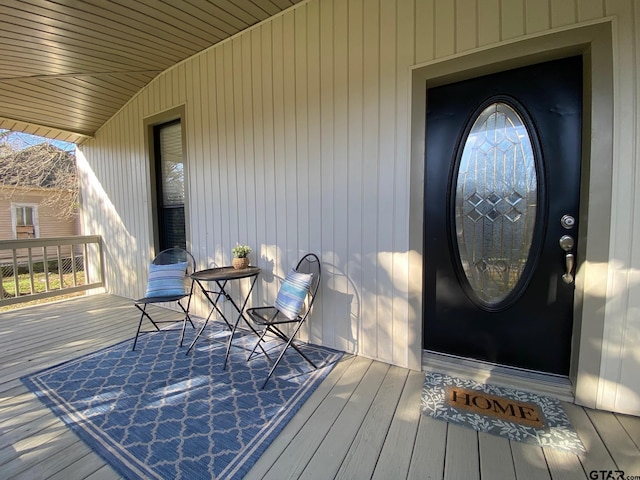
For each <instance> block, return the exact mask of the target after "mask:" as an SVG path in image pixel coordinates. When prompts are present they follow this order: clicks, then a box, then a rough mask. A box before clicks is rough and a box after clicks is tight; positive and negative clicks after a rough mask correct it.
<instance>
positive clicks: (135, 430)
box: [22, 322, 341, 480]
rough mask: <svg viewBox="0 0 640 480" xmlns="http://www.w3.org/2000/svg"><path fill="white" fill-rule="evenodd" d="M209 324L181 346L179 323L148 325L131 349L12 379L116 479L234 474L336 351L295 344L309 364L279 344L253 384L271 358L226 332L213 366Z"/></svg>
mask: <svg viewBox="0 0 640 480" xmlns="http://www.w3.org/2000/svg"><path fill="white" fill-rule="evenodd" d="M219 323H220V322H214V324H213V325H211V324H210V326H208V327H207V331H206V332H205V333H204V334H203V335H202V336H201V337H200V339H199V340H198V343H197V344H196V347H195V349H194V350H193V351H192V352H191V353H190V354H189V355H185V352H186V349H187V347H186V346H184V347H182V348H179V347H178V340H179V335H180V332H179V331H175V332H158V333H152V334H148V335H144V336H142V337H140V339H139V340H138V346H137V347H136V351H134V352H132V351H131V345H132V343H131V341H126V342H123V343H120V344H117V345H114V346H112V347H109V348H106V349H103V350H100V351H98V352H95V353H93V354H90V355H87V356H84V357H81V358H78V359H76V360H72V361H69V362H66V363H63V364H61V365H58V366H56V367H53V368H49V369H47V370H44V371H42V372H40V373H37V374H34V375H30V376H28V377H25V378H23V379H22V380H23V382H24V383H25V384H26V385H27V386H28V387H29V388H30V389H31V390H32V391H33V392H34V393H35V394H36V395H37V396H38V397H39V398H40V399H41V400H42V401H43V402H44V403H45V404H46V405H47V406H48V407H50V408H51V409H52V410H53V411H54V412H55V414H56V415H58V416H59V417H60V418H61V419H62V420H63V421H64V422H65V423H66V424H67V425H68V426H70V427H71V429H72V430H73V431H75V432H76V433H77V434H78V435H79V436H80V437H81V438H82V439H83V440H84V441H85V442H86V443H87V444H88V445H89V446H90V447H91V448H92V449H93V450H95V451H96V452H97V453H99V454H100V455H101V456H102V457H103V458H104V459H105V460H106V461H107V462H108V463H109V464H111V465H112V466H113V467H114V468H115V469H116V470H117V471H118V473H119V474H121V475H122V476H124V477H125V478H131V479H133V478H158V479H189V480H194V479H212V478H243V477H244V475H245V474H246V473H247V472H248V471H249V470H250V469H251V466H252V465H253V464H254V463H255V462H256V460H257V459H258V458H259V457H260V455H261V454H262V453H263V452H264V450H266V448H267V446H268V445H269V444H270V442H271V441H272V440H273V439H274V438H275V437H276V436H277V435H278V434H279V432H280V431H281V430H282V429H283V428H284V426H285V425H286V424H287V422H288V421H289V420H290V418H291V417H292V416H293V414H294V413H295V412H296V411H297V410H298V409H299V408H300V407H301V406H302V404H303V403H304V401H305V400H306V399H307V398H308V397H309V395H311V393H312V392H313V391H314V390H315V388H316V387H317V386H318V385H319V384H320V382H321V381H322V380H323V378H324V377H325V376H326V375H327V374H328V372H329V371H330V370H331V368H332V366H333V365H334V364H335V363H336V362H337V361H338V360H339V359H340V357H341V353H339V352H336V351H333V350H329V349H326V348H321V347H316V346H311V345H304V346H302V347H301V348H302V349H303V350H304V352H305V353H306V354H307V355H308V356H309V357H310V358H311V359H312V360H313V361H314V362H315V363H316V365H318V366H319V368H318V370H314V369H313V368H312V367H310V366H309V365H308V364H307V363H306V362H305V361H304V360H303V359H302V358H301V357H300V355H298V354H297V353H296V352H295V351H294V350H289V351H287V354H286V355H285V356H284V358H283V359H282V361H281V362H280V364H279V366H278V368H277V369H276V371H275V374H274V376H272V377H271V379H270V380H269V383H268V384H267V385H266V387H265V389H264V390H261V389H260V387H261V386H262V383H263V381H264V379H265V378H266V376H267V373H268V372H269V369H270V366H271V363H270V362H268V361H266V360H265V357H264V355H258V356H257V358H254V359H252V360H251V361H250V362H247V361H246V356H247V349H249V351H250V349H251V348H253V345H255V341H256V337H255V335H253V334H251V335H249V334H248V333H246V332H245V333H244V334H242V335H240V337H238V336H236V338H235V339H234V347H233V348H232V349H231V356H230V359H229V363H228V366H227V369H226V370H223V368H222V366H223V362H224V354H225V348H226V344H225V341H226V338H228V337H227V335H228V332H227V331H224V330H223V329H222V325H220V324H219ZM189 330H190V329H189ZM189 334H190V335H191V336H190V337H189V336H187V337H186V338H185V345H189V342H190V341H191V338H193V331H191V332H189ZM235 345H238V346H240V347H241V348H236V347H235ZM269 347H270V345H267V347H266V348H267V351H269ZM271 347H272V346H271ZM278 348H279V347H278ZM269 353H270V356H272V358H277V356H276V355H277V353H278V351H277V350H276V351H274V352H273V354H274V355H271V353H272V352H269Z"/></svg>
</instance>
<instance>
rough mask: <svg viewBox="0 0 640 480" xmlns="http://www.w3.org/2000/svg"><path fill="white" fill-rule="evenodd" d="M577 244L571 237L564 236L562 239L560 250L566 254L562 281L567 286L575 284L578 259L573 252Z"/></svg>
mask: <svg viewBox="0 0 640 480" xmlns="http://www.w3.org/2000/svg"><path fill="white" fill-rule="evenodd" d="M574 244H575V242H574V240H573V237H572V236H571V235H563V236H562V237H561V238H560V248H562V249H563V250H564V251H565V252H566V254H565V256H564V266H565V273H564V274H563V275H562V281H563V282H564V283H567V284H571V283H573V267H574V265H575V263H576V259H575V257H574V256H573V253H570V252H571V249H573V246H574Z"/></svg>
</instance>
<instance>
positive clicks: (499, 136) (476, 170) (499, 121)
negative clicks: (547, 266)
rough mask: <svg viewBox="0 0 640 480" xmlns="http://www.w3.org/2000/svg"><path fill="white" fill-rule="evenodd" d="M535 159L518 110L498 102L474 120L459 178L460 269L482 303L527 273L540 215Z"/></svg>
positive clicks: (497, 298) (496, 299) (499, 298)
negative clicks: (526, 267)
mask: <svg viewBox="0 0 640 480" xmlns="http://www.w3.org/2000/svg"><path fill="white" fill-rule="evenodd" d="M535 161H536V160H535V156H534V153H533V148H532V142H531V138H530V136H529V132H528V131H527V128H526V127H525V125H524V122H523V121H522V118H521V116H520V115H519V114H518V112H517V111H516V110H515V109H514V108H513V107H511V106H510V105H508V104H506V103H501V102H498V103H494V104H492V105H490V106H488V107H487V108H486V109H484V110H483V111H482V112H481V113H480V115H479V116H478V118H477V119H476V120H475V122H474V124H473V126H472V128H471V131H470V132H469V135H468V137H467V139H466V141H465V142H464V149H463V151H462V157H461V160H460V166H459V168H458V172H457V178H456V179H455V227H456V237H457V243H458V250H459V254H460V262H461V263H462V268H463V270H464V273H465V275H466V277H467V279H468V281H469V284H470V286H471V288H472V289H473V291H474V292H475V294H476V295H477V296H478V298H479V299H480V300H481V303H483V304H486V305H488V306H496V305H498V304H500V303H501V302H503V301H504V300H505V299H506V298H507V297H508V296H509V294H510V293H511V292H513V290H514V289H515V288H516V286H517V284H518V281H519V280H520V278H521V276H522V274H523V271H524V269H525V266H526V263H527V259H528V258H529V252H530V251H531V243H532V239H533V230H534V225H535V222H536V215H537V212H536V210H537V189H538V180H537V175H536V165H535Z"/></svg>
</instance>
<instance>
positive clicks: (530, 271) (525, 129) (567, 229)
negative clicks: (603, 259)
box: [424, 57, 582, 375]
mask: <svg viewBox="0 0 640 480" xmlns="http://www.w3.org/2000/svg"><path fill="white" fill-rule="evenodd" d="M581 129H582V59H581V57H572V58H567V59H562V60H556V61H552V62H546V63H541V64H537V65H532V66H528V67H524V68H519V69H515V70H509V71H505V72H501V73H497V74H492V75H488V76H484V77H478V78H475V79H472V80H467V81H463V82H459V83H455V84H449V85H445V86H441V87H437V88H432V89H428V91H427V131H426V168H425V196H424V198H425V208H424V211H425V220H424V221H425V227H424V229H425V230H424V242H425V245H424V262H425V264H424V272H425V279H424V292H425V293H424V326H425V328H424V348H425V349H427V350H431V351H435V352H441V353H447V354H452V355H456V356H461V357H466V358H473V359H479V360H486V361H490V362H494V363H498V364H503V365H509V366H515V367H521V368H526V369H530V370H535V371H541V372H549V373H555V374H560V375H567V374H568V372H569V357H570V350H571V335H572V319H573V297H574V282H573V276H574V275H575V271H576V260H578V259H576V258H575V254H576V247H577V245H576V244H577V239H578V237H577V232H578V226H577V219H578V212H579V204H578V202H579V186H580V160H581Z"/></svg>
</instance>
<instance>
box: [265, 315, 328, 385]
mask: <svg viewBox="0 0 640 480" xmlns="http://www.w3.org/2000/svg"><path fill="white" fill-rule="evenodd" d="M301 326H302V322H301V323H299V324H298V327H297V328H296V329H295V331H294V332H293V334H292V335H291V336H290V337H287V336H286V335H285V334H284V333H283V332H282V331H281V330H280V329H279V328H275V327H274V332H275V333H277V335H278V336H279V337H280V338H282V339H283V340H285V339H286V344H285V346H284V348H283V349H282V351H281V352H280V355H278V359H277V360H276V361H275V363H274V364H273V366H272V367H271V370H270V371H269V375H267V378H266V379H265V381H264V383H263V384H262V387H261V389H264V387H266V386H267V382H268V381H269V379H270V378H271V375H273V372H274V371H275V370H276V367H277V366H278V364H279V363H280V360H282V357H284V354H285V353H286V351H287V348H289V346H291V347H293V349H294V350H295V351H296V352H298V353H299V354H300V355H301V356H302V358H304V359H305V360H306V361H307V362H309V363H310V364H311V366H312V367H313V368H314V369H316V370H317V369H318V367H317V366H316V364H315V363H313V362H312V361H311V360H310V359H309V357H307V356H306V355H305V354H304V353H302V350H300V349H299V348H298V347H297V346H296V345H295V344H294V343H293V339H294V337H295V336H296V335H297V334H298V330H300V327H301Z"/></svg>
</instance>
